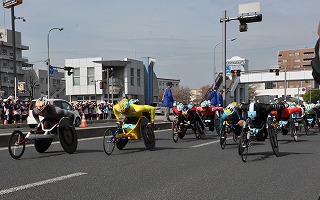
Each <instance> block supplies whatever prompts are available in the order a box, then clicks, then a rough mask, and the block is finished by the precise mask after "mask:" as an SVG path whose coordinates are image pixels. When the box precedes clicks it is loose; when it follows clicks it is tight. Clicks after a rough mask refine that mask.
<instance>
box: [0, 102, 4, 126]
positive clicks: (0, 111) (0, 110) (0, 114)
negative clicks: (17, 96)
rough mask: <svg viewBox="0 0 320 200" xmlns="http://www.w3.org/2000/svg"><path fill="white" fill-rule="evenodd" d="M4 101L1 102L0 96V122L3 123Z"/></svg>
mask: <svg viewBox="0 0 320 200" xmlns="http://www.w3.org/2000/svg"><path fill="white" fill-rule="evenodd" d="M3 107H4V103H3V99H2V98H1V97H0V123H1V124H2V123H3V119H4V110H3Z"/></svg>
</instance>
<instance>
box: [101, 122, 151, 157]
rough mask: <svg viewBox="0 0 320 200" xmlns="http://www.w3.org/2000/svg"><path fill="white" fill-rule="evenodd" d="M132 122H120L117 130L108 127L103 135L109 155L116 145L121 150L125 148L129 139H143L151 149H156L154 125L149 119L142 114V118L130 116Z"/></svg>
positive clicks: (104, 145) (106, 151) (104, 147)
mask: <svg viewBox="0 0 320 200" xmlns="http://www.w3.org/2000/svg"><path fill="white" fill-rule="evenodd" d="M129 121H130V122H129V123H127V122H125V121H123V122H122V124H120V123H118V128H117V129H116V131H114V132H113V131H112V130H111V129H109V128H107V130H106V131H105V133H104V136H103V149H104V152H105V153H106V154H107V155H111V154H112V152H113V151H114V148H115V146H117V148H118V149H119V150H121V149H123V148H124V147H125V146H126V145H127V143H128V141H129V140H140V139H141V138H142V139H143V142H144V145H145V146H146V148H147V149H148V150H150V151H153V150H154V149H155V145H156V140H155V135H154V127H153V126H152V124H151V123H149V120H148V119H147V118H146V117H144V116H142V117H140V118H130V120H129Z"/></svg>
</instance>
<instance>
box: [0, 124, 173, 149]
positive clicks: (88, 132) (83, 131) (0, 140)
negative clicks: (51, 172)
mask: <svg viewBox="0 0 320 200" xmlns="http://www.w3.org/2000/svg"><path fill="white" fill-rule="evenodd" d="M14 125H16V124H14ZM20 125H21V124H20ZM25 127H28V126H27V125H26V126H25ZM13 128H15V127H13ZM16 128H19V127H16ZM107 128H110V129H111V130H112V131H115V130H116V128H117V127H116V126H101V127H85V128H79V127H77V128H76V131H77V134H78V139H83V138H91V137H103V135H104V132H105V130H106V129H107ZM163 129H171V123H166V122H163V123H157V124H155V130H163ZM9 137H10V135H9V134H5V135H0V147H7V146H8V141H9ZM54 141H58V137H55V139H54Z"/></svg>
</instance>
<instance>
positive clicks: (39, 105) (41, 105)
mask: <svg viewBox="0 0 320 200" xmlns="http://www.w3.org/2000/svg"><path fill="white" fill-rule="evenodd" d="M48 107H49V101H48V100H47V99H46V98H45V97H40V98H39V99H38V100H37V101H36V104H35V108H36V109H37V110H38V112H39V113H43V112H44V111H45V110H46V109H47V108H48Z"/></svg>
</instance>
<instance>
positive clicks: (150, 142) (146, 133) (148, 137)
mask: <svg viewBox="0 0 320 200" xmlns="http://www.w3.org/2000/svg"><path fill="white" fill-rule="evenodd" d="M148 121H149V120H148V119H147V118H143V119H142V120H141V123H140V133H141V135H142V139H143V142H144V145H145V146H146V147H147V149H148V150H150V151H152V150H154V148H155V146H156V138H155V135H154V131H153V127H151V126H149V125H148Z"/></svg>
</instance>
